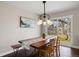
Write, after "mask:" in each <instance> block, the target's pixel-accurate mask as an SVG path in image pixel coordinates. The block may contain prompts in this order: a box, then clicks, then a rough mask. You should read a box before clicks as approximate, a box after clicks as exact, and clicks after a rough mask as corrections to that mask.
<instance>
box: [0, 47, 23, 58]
mask: <svg viewBox="0 0 79 59" xmlns="http://www.w3.org/2000/svg"><path fill="white" fill-rule="evenodd" d="M21 49H23V48H22V47H21V48H19V50H21ZM13 52H14V51H13V50H10V51H7V52H5V53H0V57H2V56H4V55H7V54H10V53H13Z"/></svg>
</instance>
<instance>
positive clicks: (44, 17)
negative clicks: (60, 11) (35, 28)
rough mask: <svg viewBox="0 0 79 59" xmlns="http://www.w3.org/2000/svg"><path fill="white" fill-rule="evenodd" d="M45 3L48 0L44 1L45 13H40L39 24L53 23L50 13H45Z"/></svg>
mask: <svg viewBox="0 0 79 59" xmlns="http://www.w3.org/2000/svg"><path fill="white" fill-rule="evenodd" d="M45 3H46V1H43V4H44V14H42V15H40V20H39V21H38V23H37V24H38V25H42V24H43V25H47V24H48V25H51V24H52V22H51V21H50V20H49V15H47V14H46V13H45Z"/></svg>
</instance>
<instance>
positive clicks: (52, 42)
mask: <svg viewBox="0 0 79 59" xmlns="http://www.w3.org/2000/svg"><path fill="white" fill-rule="evenodd" d="M54 46H55V40H54V39H51V40H50V42H49V43H48V47H49V48H51V49H53V48H54Z"/></svg>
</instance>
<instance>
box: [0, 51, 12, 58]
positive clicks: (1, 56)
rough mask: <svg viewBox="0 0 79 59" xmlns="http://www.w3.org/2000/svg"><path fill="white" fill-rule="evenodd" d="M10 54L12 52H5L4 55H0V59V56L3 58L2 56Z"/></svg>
mask: <svg viewBox="0 0 79 59" xmlns="http://www.w3.org/2000/svg"><path fill="white" fill-rule="evenodd" d="M12 52H13V50H10V51H8V52H5V53H0V57H2V56H4V55H7V54H10V53H12Z"/></svg>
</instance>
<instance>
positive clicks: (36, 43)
mask: <svg viewBox="0 0 79 59" xmlns="http://www.w3.org/2000/svg"><path fill="white" fill-rule="evenodd" d="M45 44H46V40H42V41H39V42H35V43H32V44H31V45H30V46H31V47H33V48H37V49H39V48H41V47H42V46H44V45H45Z"/></svg>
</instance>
